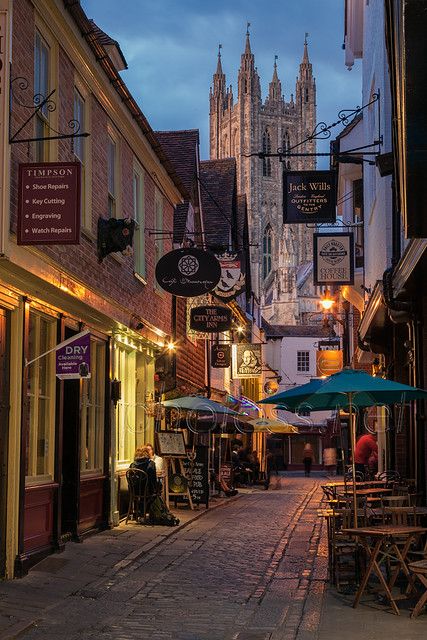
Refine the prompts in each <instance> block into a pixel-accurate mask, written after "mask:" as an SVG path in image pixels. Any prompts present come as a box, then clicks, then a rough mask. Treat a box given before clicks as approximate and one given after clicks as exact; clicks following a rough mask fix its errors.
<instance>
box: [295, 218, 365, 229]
mask: <svg viewBox="0 0 427 640" xmlns="http://www.w3.org/2000/svg"><path fill="white" fill-rule="evenodd" d="M305 226H306V227H307V229H322V228H325V229H353V228H357V227H363V222H344V220H336V221H335V222H317V223H310V222H306V223H305Z"/></svg>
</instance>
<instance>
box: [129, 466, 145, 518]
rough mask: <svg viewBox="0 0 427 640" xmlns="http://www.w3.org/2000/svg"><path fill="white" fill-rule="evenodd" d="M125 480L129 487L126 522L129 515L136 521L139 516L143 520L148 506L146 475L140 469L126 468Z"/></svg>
mask: <svg viewBox="0 0 427 640" xmlns="http://www.w3.org/2000/svg"><path fill="white" fill-rule="evenodd" d="M126 480H127V483H128V488H129V507H128V512H127V515H126V524H127V523H128V520H129V518H130V517H131V516H132V519H133V520H134V521H135V522H138V520H139V518H141V517H142V518H143V521H144V522H145V518H146V515H147V506H148V476H147V474H146V473H145V471H143V470H142V469H128V470H127V471H126Z"/></svg>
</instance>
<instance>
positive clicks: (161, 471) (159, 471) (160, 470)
mask: <svg viewBox="0 0 427 640" xmlns="http://www.w3.org/2000/svg"><path fill="white" fill-rule="evenodd" d="M145 446H146V447H147V449H148V451H149V454H150V460H152V461H153V462H154V464H155V467H156V476H157V478H158V479H159V480H160V479H161V478H164V477H165V465H164V462H163V458H162V457H161V456H158V455H157V454H156V453H154V447H153V445H152V444H150V443H147V444H146V445H145Z"/></svg>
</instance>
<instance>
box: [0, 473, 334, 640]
mask: <svg viewBox="0 0 427 640" xmlns="http://www.w3.org/2000/svg"><path fill="white" fill-rule="evenodd" d="M320 493H321V492H320V489H319V486H318V482H317V481H316V480H314V479H309V480H305V479H302V478H286V479H284V481H283V486H282V488H281V489H279V490H276V491H268V492H265V491H261V490H255V491H254V492H252V493H248V494H247V495H244V496H241V497H239V499H238V500H235V501H232V502H230V503H229V504H226V505H224V506H223V507H220V508H218V509H215V510H212V511H211V512H210V513H207V514H206V515H203V516H202V517H201V518H199V519H197V520H195V521H194V522H191V523H190V524H189V525H188V526H187V527H185V528H183V529H182V530H179V531H177V532H176V533H174V534H173V535H172V536H171V537H169V538H168V539H166V540H165V541H163V542H162V543H161V544H160V545H158V546H156V547H154V548H153V549H152V550H151V551H148V552H147V553H145V554H142V555H139V557H136V559H135V560H133V561H131V562H128V560H129V556H128V560H125V561H123V562H122V563H118V565H116V569H117V570H116V572H115V574H114V575H111V572H109V575H108V576H107V577H105V578H101V579H97V580H96V581H92V583H90V582H89V583H88V584H86V586H85V587H84V588H80V589H77V590H75V591H73V592H72V594H71V595H69V596H68V597H63V598H61V599H60V600H59V601H58V602H56V603H52V604H51V605H50V606H49V607H48V609H46V610H44V611H43V610H42V609H41V604H40V601H39V600H40V592H39V591H38V589H37V582H39V583H41V585H42V584H43V583H44V582H45V580H46V581H49V583H50V585H51V589H53V590H54V589H55V581H52V576H51V575H48V574H49V566H51V563H50V565H49V563H48V561H45V562H47V565H46V569H47V571H46V573H43V572H41V571H40V570H38V571H33V572H32V573H31V574H30V578H31V579H24V580H22V581H19V582H17V581H16V582H15V583H13V587H14V589H13V597H12V600H13V602H14V603H16V602H17V600H19V599H21V600H22V599H24V600H25V602H26V603H27V604H29V603H31V601H32V600H33V601H34V602H35V603H36V606H38V607H39V611H38V612H37V611H36V610H35V611H34V612H33V613H34V617H35V619H36V620H37V626H32V627H30V628H29V629H28V630H26V631H23V632H22V633H21V634H20V635H19V637H22V638H25V639H28V640H30V639H43V640H47V639H49V640H50V639H52V640H53V639H55V638H63V639H67V640H68V639H69V640H72V639H74V638H75V639H77V638H79V639H81V638H83V639H85V640H86V639H88V640H89V639H90V638H99V637H102V638H103V640H119V639H125V638H126V639H128V640H131V639H133V638H135V639H136V638H138V639H145V638H147V639H148V638H150V640H169V639H171V640H172V639H173V640H175V639H176V640H203V639H209V640H226V639H230V640H231V639H236V640H237V639H239V640H240V639H242V640H262V639H264V638H269V639H270V640H278V639H279V638H280V640H291V639H293V638H296V637H297V631H298V629H299V630H300V635H298V638H304V633H303V632H304V631H307V632H308V631H310V629H312V630H315V629H316V628H317V626H318V622H319V616H320V604H321V599H322V593H323V590H324V586H325V583H324V579H325V573H326V548H325V544H324V542H323V543H322V544H320V547H319V540H320V525H321V523H320V521H319V519H318V518H317V517H316V509H317V507H318V504H319V499H320V497H321V496H320ZM133 529H136V527H135V526H133ZM141 529H142V528H141ZM144 529H146V528H144ZM107 533H108V532H106V534H107ZM145 535H146V534H145ZM101 536H104V534H101ZM98 537H99V536H98ZM133 544H134V549H135V550H136V552H135V553H134V554H133V555H134V557H135V556H136V555H137V554H138V549H137V546H136V544H137V538H134V539H133ZM85 546H86V543H84V544H83V545H82V546H80V547H75V548H76V549H77V551H78V550H79V548H80V549H84V548H85ZM115 546H117V545H115ZM111 551H113V548H112V549H111ZM116 552H117V550H116ZM54 559H56V560H60V559H61V556H55V557H54ZM48 560H49V559H48ZM50 560H52V558H51V559H50ZM86 561H88V562H90V560H89V558H87V556H86ZM87 568H88V567H87V566H82V571H83V572H85V571H87ZM67 569H68V571H67ZM69 569H70V568H69V567H67V565H66V564H65V565H64V567H62V568H59V569H55V573H56V575H55V578H56V579H57V585H58V586H57V588H58V589H59V590H63V591H65V589H66V588H67V584H69V580H70V579H72V576H71V575H70V572H69ZM94 577H95V576H94ZM35 578H37V580H35ZM7 594H8V588H7V586H6V585H3V586H2V588H1V590H0V599H1V600H0V602H1V601H3V606H2V607H0V610H1V612H2V613H3V614H4V613H5V608H6V609H7V601H8V595H7ZM12 604H13V603H12ZM35 609H36V607H35ZM6 637H9V636H6ZM307 637H308V636H307Z"/></svg>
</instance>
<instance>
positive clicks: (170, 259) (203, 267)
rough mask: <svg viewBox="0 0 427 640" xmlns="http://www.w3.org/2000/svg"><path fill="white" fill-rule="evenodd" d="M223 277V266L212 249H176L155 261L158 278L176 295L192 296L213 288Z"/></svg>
mask: <svg viewBox="0 0 427 640" xmlns="http://www.w3.org/2000/svg"><path fill="white" fill-rule="evenodd" d="M220 277H221V266H220V264H219V262H218V260H217V259H216V257H215V256H214V254H213V253H210V252H209V251H203V250H202V249H194V248H192V249H175V251H169V253H166V254H165V255H164V256H163V257H162V258H160V260H159V261H158V263H157V265H156V280H157V282H158V283H159V285H160V286H161V287H162V289H164V290H165V291H167V292H168V293H172V294H173V295H174V296H180V297H182V298H193V297H194V296H200V295H202V294H204V293H208V292H209V291H212V289H214V288H215V287H216V285H217V284H218V282H219V279H220Z"/></svg>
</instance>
